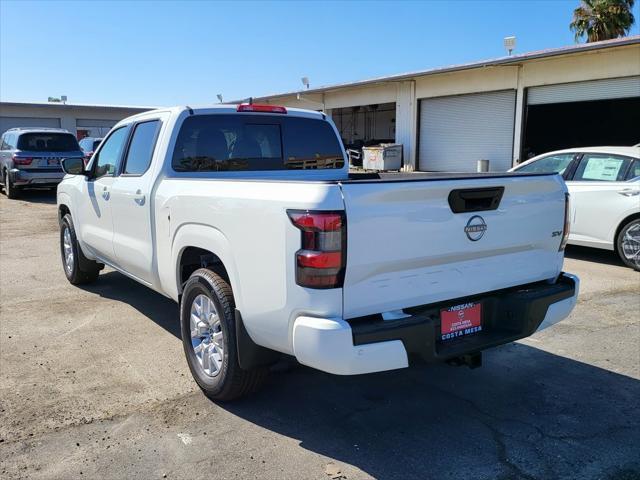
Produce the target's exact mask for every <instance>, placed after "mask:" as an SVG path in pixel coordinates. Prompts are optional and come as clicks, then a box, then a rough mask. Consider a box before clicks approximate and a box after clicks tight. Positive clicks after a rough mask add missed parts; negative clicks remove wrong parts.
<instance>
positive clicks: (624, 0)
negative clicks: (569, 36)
mask: <svg viewBox="0 0 640 480" xmlns="http://www.w3.org/2000/svg"><path fill="white" fill-rule="evenodd" d="M634 3H635V0H582V1H581V2H580V6H579V7H578V8H576V9H575V10H574V11H573V21H572V22H571V24H570V27H571V30H573V31H574V32H575V35H576V42H577V41H579V40H580V39H581V38H582V37H584V36H586V37H587V42H598V41H600V40H609V39H612V38H618V37H624V36H625V35H626V34H627V33H628V32H629V30H630V29H631V25H633V22H634V18H633V13H632V12H631V10H632V9H633V4H634Z"/></svg>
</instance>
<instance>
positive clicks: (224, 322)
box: [180, 268, 268, 401]
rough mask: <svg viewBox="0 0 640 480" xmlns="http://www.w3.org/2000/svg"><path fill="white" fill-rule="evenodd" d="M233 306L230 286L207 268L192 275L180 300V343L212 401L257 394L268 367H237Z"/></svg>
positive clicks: (188, 361)
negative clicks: (246, 368)
mask: <svg viewBox="0 0 640 480" xmlns="http://www.w3.org/2000/svg"><path fill="white" fill-rule="evenodd" d="M234 313H235V303H234V299H233V292H232V291H231V287H230V286H229V284H228V283H227V282H226V281H225V280H224V279H223V278H222V277H220V276H219V275H217V274H216V273H214V272H212V271H211V270H209V269H206V268H201V269H199V270H196V271H195V272H193V274H192V275H191V277H189V280H188V281H187V283H186V285H185V287H184V291H183V294H182V299H181V301H180V325H181V333H182V344H183V347H184V352H185V355H186V357H187V363H188V364H189V369H190V370H191V374H192V375H193V378H194V379H195V381H196V383H197V384H198V385H199V386H200V388H201V389H202V390H203V391H204V393H205V395H207V396H208V397H209V398H211V399H212V400H219V401H229V400H234V399H236V398H239V397H242V396H244V395H248V394H250V393H252V392H254V391H256V390H257V389H258V388H259V387H260V386H261V385H262V383H263V382H264V380H265V378H266V376H267V372H268V370H267V368H264V367H260V368H256V369H252V370H244V369H242V368H240V364H239V363H238V350H237V343H236V325H235V318H234Z"/></svg>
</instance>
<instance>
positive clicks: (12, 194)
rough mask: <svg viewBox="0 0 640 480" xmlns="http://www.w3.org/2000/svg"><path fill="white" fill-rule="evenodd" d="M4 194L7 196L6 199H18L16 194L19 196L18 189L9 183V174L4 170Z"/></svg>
mask: <svg viewBox="0 0 640 480" xmlns="http://www.w3.org/2000/svg"><path fill="white" fill-rule="evenodd" d="M4 194H5V195H6V196H7V198H11V199H14V198H18V194H19V190H18V187H16V186H15V185H14V184H13V183H12V182H11V177H10V176H9V172H7V171H6V170H5V171H4Z"/></svg>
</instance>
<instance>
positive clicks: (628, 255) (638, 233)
mask: <svg viewBox="0 0 640 480" xmlns="http://www.w3.org/2000/svg"><path fill="white" fill-rule="evenodd" d="M616 251H617V252H618V256H619V257H620V260H622V262H623V263H624V264H625V265H626V266H627V267H631V268H633V269H634V270H636V271H640V218H636V219H634V220H631V221H630V222H629V223H627V224H626V225H625V226H624V227H622V229H621V230H620V233H618V237H617V238H616Z"/></svg>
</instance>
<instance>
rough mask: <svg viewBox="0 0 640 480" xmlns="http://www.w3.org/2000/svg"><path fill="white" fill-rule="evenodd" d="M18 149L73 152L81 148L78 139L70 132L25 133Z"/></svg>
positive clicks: (19, 140) (19, 141)
mask: <svg viewBox="0 0 640 480" xmlns="http://www.w3.org/2000/svg"><path fill="white" fill-rule="evenodd" d="M18 149H19V150H28V151H30V152H71V151H77V150H80V146H79V145H78V140H76V137H74V136H73V135H71V134H70V133H23V134H22V135H20V138H19V139H18Z"/></svg>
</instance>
